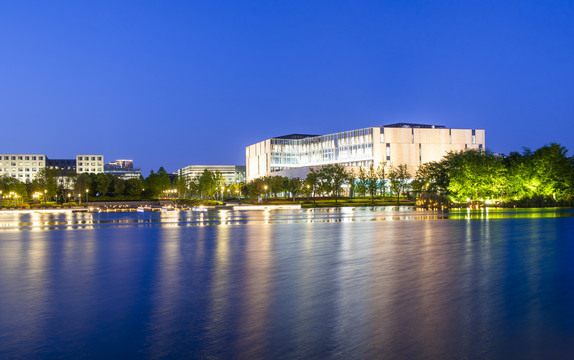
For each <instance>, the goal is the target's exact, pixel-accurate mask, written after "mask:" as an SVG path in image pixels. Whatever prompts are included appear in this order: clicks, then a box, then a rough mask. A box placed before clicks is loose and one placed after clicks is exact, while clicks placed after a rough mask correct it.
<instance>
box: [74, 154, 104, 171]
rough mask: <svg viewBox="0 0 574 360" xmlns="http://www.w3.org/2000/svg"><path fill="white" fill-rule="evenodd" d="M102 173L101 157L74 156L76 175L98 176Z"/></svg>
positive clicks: (102, 157)
mask: <svg viewBox="0 0 574 360" xmlns="http://www.w3.org/2000/svg"><path fill="white" fill-rule="evenodd" d="M103 172H104V156H103V155H76V173H77V174H82V173H90V174H99V173H103Z"/></svg>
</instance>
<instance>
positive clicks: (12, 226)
mask: <svg viewBox="0 0 574 360" xmlns="http://www.w3.org/2000/svg"><path fill="white" fill-rule="evenodd" d="M573 215H574V212H573V211H572V210H571V209H559V208H552V209H482V210H469V209H465V210H451V211H448V212H440V211H427V210H417V209H415V208H398V207H374V208H331V209H302V210H271V211H270V210H265V211H240V210H238V211H230V210H214V211H208V212H205V213H204V212H193V211H181V212H178V211H169V212H155V213H152V212H150V213H58V214H49V213H48V214H47V213H26V214H15V213H2V212H0V231H23V230H31V231H40V230H63V229H64V230H72V229H93V228H94V227H110V226H113V227H133V226H144V227H145V226H161V227H181V226H213V225H222V226H226V225H245V224H299V223H313V224H316V223H340V222H361V221H403V220H447V219H450V220H495V219H524V218H555V217H571V216H573Z"/></svg>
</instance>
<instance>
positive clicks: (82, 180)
mask: <svg viewBox="0 0 574 360" xmlns="http://www.w3.org/2000/svg"><path fill="white" fill-rule="evenodd" d="M91 183H92V178H91V177H90V175H88V174H86V173H82V174H79V175H78V177H77V178H76V182H75V183H74V194H76V195H78V196H79V197H80V199H81V197H82V194H84V193H85V191H86V190H88V189H89V188H90V185H91ZM80 201H81V200H80Z"/></svg>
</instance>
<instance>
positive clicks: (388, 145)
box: [387, 144, 391, 161]
mask: <svg viewBox="0 0 574 360" xmlns="http://www.w3.org/2000/svg"><path fill="white" fill-rule="evenodd" d="M390 160H391V144H387V161H390Z"/></svg>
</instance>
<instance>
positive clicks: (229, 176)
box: [177, 165, 245, 185]
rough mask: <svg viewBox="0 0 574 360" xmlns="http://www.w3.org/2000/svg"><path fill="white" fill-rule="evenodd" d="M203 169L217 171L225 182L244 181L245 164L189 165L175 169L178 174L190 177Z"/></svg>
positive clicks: (237, 182)
mask: <svg viewBox="0 0 574 360" xmlns="http://www.w3.org/2000/svg"><path fill="white" fill-rule="evenodd" d="M204 170H209V171H213V172H215V171H219V172H220V173H221V174H222V175H223V177H224V178H225V184H227V185H229V184H239V183H244V182H245V166H238V165H189V166H186V167H184V168H181V169H179V170H178V171H177V174H178V175H179V176H183V177H186V178H188V179H192V178H194V177H196V176H198V175H201V173H202V172H203V171H204Z"/></svg>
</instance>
